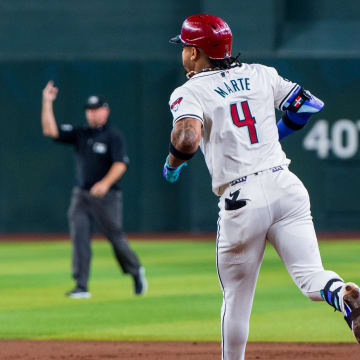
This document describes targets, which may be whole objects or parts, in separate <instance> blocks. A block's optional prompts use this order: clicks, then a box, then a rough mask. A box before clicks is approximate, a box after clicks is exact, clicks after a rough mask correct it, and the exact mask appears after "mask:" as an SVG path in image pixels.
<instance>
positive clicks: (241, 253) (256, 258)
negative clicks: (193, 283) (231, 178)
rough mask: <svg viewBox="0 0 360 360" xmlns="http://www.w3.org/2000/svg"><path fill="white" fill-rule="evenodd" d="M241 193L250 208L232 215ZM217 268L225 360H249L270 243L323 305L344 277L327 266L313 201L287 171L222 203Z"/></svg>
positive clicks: (251, 180) (256, 180) (244, 185)
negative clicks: (229, 205) (230, 204)
mask: <svg viewBox="0 0 360 360" xmlns="http://www.w3.org/2000/svg"><path fill="white" fill-rule="evenodd" d="M237 190H240V193H239V196H238V199H244V200H246V205H245V206H243V207H241V208H239V209H237V210H226V209H225V199H226V198H228V199H229V198H231V197H232V195H233V194H234V192H236V191H237ZM219 208H220V212H219V220H218V235H217V268H218V276H219V280H220V284H221V287H222V290H223V305H222V311H221V333H222V359H223V360H244V358H245V346H246V342H247V338H248V332H249V319H250V313H251V308H252V303H253V298H254V292H255V287H256V281H257V277H258V273H259V269H260V265H261V263H262V260H263V256H264V250H265V244H266V241H269V242H270V243H271V244H272V245H273V246H274V248H275V250H276V251H277V253H278V254H279V256H280V258H281V259H282V261H283V262H284V264H285V266H286V268H287V270H288V272H289V274H290V275H291V277H292V279H293V280H294V282H295V284H296V285H297V286H298V288H299V289H300V290H301V291H302V293H303V294H304V295H305V296H307V297H309V298H310V299H311V300H315V301H318V300H319V301H320V300H322V298H321V296H320V290H322V289H323V288H324V286H325V285H326V283H327V282H328V281H329V280H330V279H332V278H339V275H337V274H336V273H334V272H332V271H325V270H324V268H323V265H322V262H321V258H320V252H319V247H318V243H317V238H316V234H315V231H314V225H313V222H312V217H311V213H310V201H309V195H308V192H307V190H306V189H305V187H304V185H303V184H302V182H301V181H300V180H299V179H298V178H297V177H296V176H295V175H294V174H293V173H292V172H290V171H289V170H288V168H287V167H285V166H283V167H280V170H279V167H278V168H274V169H269V170H266V171H263V172H259V173H257V175H256V174H253V175H250V176H247V177H246V181H243V182H239V183H238V184H236V185H234V186H229V187H228V188H227V189H226V190H225V192H224V193H223V195H222V196H221V197H220V200H219Z"/></svg>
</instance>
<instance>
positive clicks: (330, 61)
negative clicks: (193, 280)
mask: <svg viewBox="0 0 360 360" xmlns="http://www.w3.org/2000/svg"><path fill="white" fill-rule="evenodd" d="M200 12H203V13H210V14H216V15H218V16H221V17H223V18H224V19H225V20H226V21H227V22H228V23H229V25H230V26H231V28H232V31H233V35H234V42H233V53H234V54H236V53H238V52H239V51H241V52H242V54H243V59H244V61H247V62H261V63H264V64H267V65H271V66H275V67H276V68H277V69H278V70H279V73H280V74H282V75H283V76H285V77H287V78H289V79H291V80H293V81H296V82H299V83H300V84H302V85H303V86H304V87H305V88H308V89H310V90H312V91H313V92H314V93H315V94H316V95H318V96H319V97H320V98H322V99H324V101H325V103H326V107H325V109H324V111H323V112H322V113H321V114H320V115H319V116H316V117H314V118H313V120H312V121H311V122H310V124H309V125H308V126H306V127H305V129H304V130H303V131H301V132H299V133H297V134H295V135H293V136H291V137H290V138H289V139H285V140H284V141H283V147H284V149H285V151H286V152H287V154H288V156H289V157H290V158H291V159H292V164H291V169H292V170H293V171H294V172H295V173H296V174H298V176H299V177H300V178H301V179H302V180H303V182H304V183H305V185H306V187H307V188H308V190H309V193H310V196H311V200H312V211H313V215H314V218H315V224H316V227H317V229H318V230H321V231H360V222H359V215H360V206H359V204H358V201H359V200H358V199H359V198H360V190H359V185H358V182H359V181H358V179H359V175H360V166H359V165H360V164H359V162H360V155H359V146H360V145H359V130H360V114H359V100H358V97H359V95H358V94H359V90H358V89H359V83H360V30H359V29H360V7H359V4H358V1H356V0H343V1H342V2H339V1H338V0H318V1H316V2H314V1H312V0H303V1H302V2H301V4H298V3H297V2H294V1H291V0H242V1H237V0H228V2H227V3H226V5H224V3H223V2H221V1H218V0H191V1H190V0H189V1H181V2H179V1H168V0H156V1H150V2H149V1H146V0H138V1H136V2H134V1H130V0H121V1H118V0H86V1H85V0H77V1H69V0H52V1H48V0H32V1H29V0H1V1H0V109H1V120H2V131H1V141H0V161H1V175H0V185H1V186H0V198H1V201H0V232H65V231H67V223H66V211H67V208H68V204H69V198H70V193H71V188H72V185H73V179H74V164H73V156H72V149H71V148H67V147H65V146H63V145H59V144H54V143H53V141H51V140H49V139H46V138H44V137H43V136H42V134H41V126H40V109H41V91H42V88H43V87H44V86H45V84H46V82H47V81H48V80H49V79H53V80H55V82H56V85H57V86H59V88H60V92H59V96H58V99H57V101H56V103H55V115H56V118H57V120H58V122H59V123H68V122H69V123H73V124H82V123H84V121H85V119H84V114H83V108H82V105H83V102H84V100H85V98H86V97H87V96H88V95H90V94H91V93H101V94H103V95H104V96H106V97H107V99H108V101H109V103H110V105H111V122H112V123H113V124H115V125H117V126H118V127H120V128H121V129H122V130H123V132H124V134H125V136H126V139H127V144H128V150H129V155H130V158H131V166H130V168H129V171H128V172H127V173H126V175H125V177H124V180H123V188H124V199H125V229H126V230H127V231H129V232H150V231H151V232H158V231H160V232H161V231H198V232H200V231H215V230H216V220H217V198H216V197H215V196H214V195H212V193H211V189H210V178H209V174H208V172H207V169H206V167H205V164H204V161H203V159H202V155H201V154H200V153H199V154H197V155H196V157H195V158H194V160H192V161H191V165H190V166H188V167H187V168H186V169H185V170H184V171H183V173H182V175H181V180H180V181H179V182H178V183H176V184H173V185H171V184H168V183H166V182H165V181H164V180H163V179H162V176H161V173H162V167H163V163H164V159H165V156H166V154H167V149H168V142H169V140H168V139H169V133H170V130H171V116H170V112H169V109H168V105H167V102H168V98H169V95H170V93H171V91H172V90H173V89H174V88H175V87H177V86H179V85H181V84H182V83H183V82H184V81H185V77H184V75H183V70H182V66H181V61H180V50H179V49H178V48H176V47H174V46H170V45H169V44H168V39H169V38H170V37H172V36H173V35H175V34H178V33H179V31H180V27H181V24H182V21H183V19H184V18H186V17H187V16H189V15H191V14H194V13H200Z"/></svg>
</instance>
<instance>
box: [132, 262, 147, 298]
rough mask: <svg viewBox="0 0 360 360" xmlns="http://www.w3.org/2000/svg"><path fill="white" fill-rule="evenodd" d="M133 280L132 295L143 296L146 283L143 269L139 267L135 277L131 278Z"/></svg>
mask: <svg viewBox="0 0 360 360" xmlns="http://www.w3.org/2000/svg"><path fill="white" fill-rule="evenodd" d="M133 279H134V294H135V295H143V294H145V293H146V291H147V281H146V278H145V268H143V267H140V268H139V272H138V274H137V275H135V276H133Z"/></svg>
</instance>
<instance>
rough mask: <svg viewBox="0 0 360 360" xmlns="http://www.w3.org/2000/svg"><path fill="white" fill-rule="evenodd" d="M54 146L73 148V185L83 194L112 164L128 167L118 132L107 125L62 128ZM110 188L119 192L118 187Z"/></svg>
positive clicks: (63, 126) (66, 126)
mask: <svg viewBox="0 0 360 360" xmlns="http://www.w3.org/2000/svg"><path fill="white" fill-rule="evenodd" d="M56 142H60V143H63V144H70V145H74V146H75V151H76V185H77V186H79V187H80V188H82V189H85V190H90V189H91V187H92V186H93V185H94V184H95V183H96V182H98V181H100V180H101V179H102V178H103V177H104V176H105V175H106V174H107V172H108V171H109V169H110V168H111V166H112V165H113V163H114V162H123V163H125V164H126V165H128V164H129V158H128V156H127V154H126V150H125V143H124V139H123V136H122V134H121V132H120V131H119V130H117V129H114V128H113V127H111V126H110V125H108V124H105V126H102V127H100V128H91V127H89V126H72V125H69V124H63V125H61V126H60V127H59V137H58V138H57V139H56ZM111 188H112V189H119V184H118V183H117V182H116V183H115V184H113V185H112V187H111Z"/></svg>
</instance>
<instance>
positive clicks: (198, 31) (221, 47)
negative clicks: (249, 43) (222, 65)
mask: <svg viewBox="0 0 360 360" xmlns="http://www.w3.org/2000/svg"><path fill="white" fill-rule="evenodd" d="M170 42H171V43H173V44H182V45H188V46H197V47H198V48H200V49H201V50H203V51H204V53H205V54H206V55H207V56H208V57H209V58H210V59H226V58H229V57H230V56H231V45H232V33H231V29H230V27H229V25H228V24H227V23H226V22H225V21H224V20H223V19H220V18H219V17H217V16H214V15H207V14H198V15H192V16H190V17H188V18H187V19H185V21H184V23H183V25H182V28H181V34H180V35H177V36H175V37H174V38H172V39H170Z"/></svg>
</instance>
